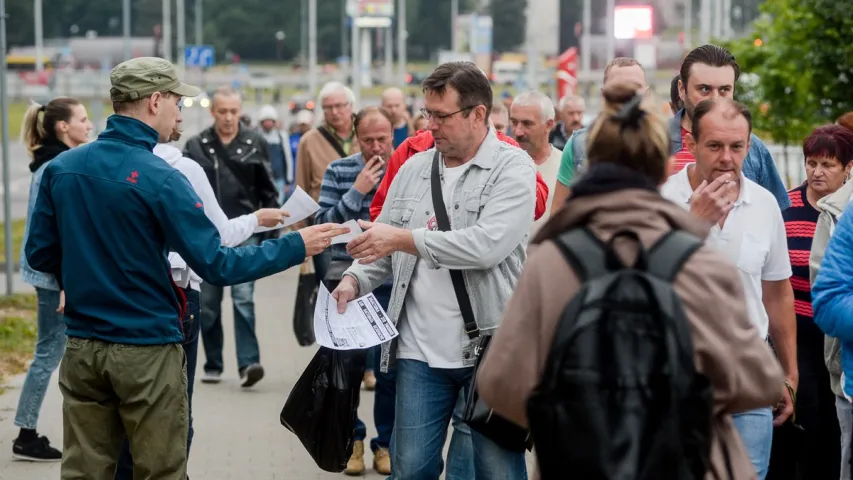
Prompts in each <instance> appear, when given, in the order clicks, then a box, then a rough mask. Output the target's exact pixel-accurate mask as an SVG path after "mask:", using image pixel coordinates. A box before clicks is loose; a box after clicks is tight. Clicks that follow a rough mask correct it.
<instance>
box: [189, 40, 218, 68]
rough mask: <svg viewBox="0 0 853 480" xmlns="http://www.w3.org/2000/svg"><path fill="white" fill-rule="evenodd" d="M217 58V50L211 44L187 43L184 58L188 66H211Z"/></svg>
mask: <svg viewBox="0 0 853 480" xmlns="http://www.w3.org/2000/svg"><path fill="white" fill-rule="evenodd" d="M215 58H216V55H215V51H214V49H213V47H212V46H210V45H187V47H186V49H185V50H184V60H185V63H186V65H187V67H201V68H210V67H212V66H213V63H214V60H215Z"/></svg>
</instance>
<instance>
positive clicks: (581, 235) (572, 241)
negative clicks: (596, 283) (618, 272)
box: [555, 227, 608, 283]
mask: <svg viewBox="0 0 853 480" xmlns="http://www.w3.org/2000/svg"><path fill="white" fill-rule="evenodd" d="M555 240H556V242H555V243H556V244H557V247H558V248H559V249H560V252H562V253H563V257H565V258H566V261H567V262H569V265H571V266H572V268H573V269H574V271H575V273H576V274H577V276H578V279H579V280H580V282H581V283H583V282H585V281H587V280H590V279H593V278H596V277H600V276H602V275H604V274H605V273H607V272H608V269H607V257H606V255H605V248H604V244H602V243H601V240H599V239H598V237H596V236H595V235H594V234H593V233H592V232H590V231H589V229H588V228H586V227H582V228H575V229H573V230H569V231H568V232H565V233H563V234H560V235H559V236H558V237H557V238H556V239H555Z"/></svg>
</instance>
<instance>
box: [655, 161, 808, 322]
mask: <svg viewBox="0 0 853 480" xmlns="http://www.w3.org/2000/svg"><path fill="white" fill-rule="evenodd" d="M693 165H694V164H690V165H688V166H686V167H684V168H683V169H682V170H681V171H680V172H678V173H676V174H675V175H673V176H671V177H669V179H668V180H667V181H666V183H665V184H664V185H663V187H662V188H661V195H663V196H664V197H665V198H667V199H669V200H670V201H672V202H675V203H676V204H678V205H681V206H683V207H684V208H685V209H687V210H689V209H690V204H689V201H690V196H691V195H692V194H693V188H692V187H691V186H690V180H689V179H688V176H687V172H688V170H691V169H692V168H693ZM740 185H741V187H740V195H739V196H738V199H737V201H735V207H734V208H733V209H732V211H731V212H729V216H728V217H727V218H726V221H725V223H724V224H723V228H720V225H719V224H717V225H714V226H713V227H712V228H711V233H710V234H709V235H708V239H707V240H706V243H707V244H708V245H709V246H711V247H714V248H716V249H717V250H719V251H720V252H722V253H723V254H724V255H725V256H726V257H727V258H728V259H729V260H731V261H732V263H734V264H735V265H737V267H738V273H740V277H741V280H742V281H743V286H744V295H745V296H746V306H747V312H748V314H749V318H750V320H752V323H753V324H754V325H755V326H756V327H757V328H758V333H759V335H761V338H766V337H767V333H768V330H769V324H770V321H769V318H768V316H767V310H765V309H764V303H763V301H762V288H761V282H762V280H766V281H771V282H773V281H780V280H785V279H788V278H790V277H791V260H790V258H789V257H788V239H787V237H786V236H785V222H784V220H782V211H781V210H779V204H778V203H777V202H776V199H775V198H774V197H773V194H771V193H770V192H768V191H767V190H765V189H764V188H762V187H761V186H760V185H758V184H757V183H755V182H753V181H752V180H749V179H748V178H746V177H745V176H744V175H743V174H741V180H740Z"/></svg>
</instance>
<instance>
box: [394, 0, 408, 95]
mask: <svg viewBox="0 0 853 480" xmlns="http://www.w3.org/2000/svg"><path fill="white" fill-rule="evenodd" d="M408 35H409V34H408V32H407V31H406V0H400V3H399V4H398V8H397V68H399V70H400V71H399V72H398V73H397V76H398V77H399V79H400V84H401V85H405V84H406V73H407V72H406V70H407V69H408V66H407V65H406V64H407V63H408V58H406V57H407V53H408V52H406V37H407V36H408Z"/></svg>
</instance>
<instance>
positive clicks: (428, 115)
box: [421, 105, 479, 125]
mask: <svg viewBox="0 0 853 480" xmlns="http://www.w3.org/2000/svg"><path fill="white" fill-rule="evenodd" d="M478 106H479V105H471V106H470V107H465V108H463V109H460V110H456V111H455V112H453V113H446V114H444V115H441V114H438V113H436V112H431V111H429V110H427V109H426V108H421V115H423V117H424V118H425V119H426V121H427V122H430V121H432V122H435V123H436V125H441V124H443V123H444V121H445V120H447V119H448V118H450V117H452V116H454V115H456V114H457V113H462V112H464V111H466V110H471V109H474V108H477V107H478Z"/></svg>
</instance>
